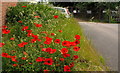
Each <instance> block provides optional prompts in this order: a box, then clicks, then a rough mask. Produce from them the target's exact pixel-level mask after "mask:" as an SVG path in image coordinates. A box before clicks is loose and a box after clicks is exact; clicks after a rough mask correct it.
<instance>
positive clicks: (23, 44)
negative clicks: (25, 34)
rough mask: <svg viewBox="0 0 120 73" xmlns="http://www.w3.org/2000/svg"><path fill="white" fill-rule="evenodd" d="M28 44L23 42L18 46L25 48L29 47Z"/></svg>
mask: <svg viewBox="0 0 120 73" xmlns="http://www.w3.org/2000/svg"><path fill="white" fill-rule="evenodd" d="M27 44H28V43H27V42H22V43H20V44H18V46H19V47H24V46H25V45H27Z"/></svg>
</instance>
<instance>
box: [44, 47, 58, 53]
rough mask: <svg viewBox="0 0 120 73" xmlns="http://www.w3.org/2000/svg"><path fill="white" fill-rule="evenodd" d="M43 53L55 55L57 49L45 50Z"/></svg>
mask: <svg viewBox="0 0 120 73" xmlns="http://www.w3.org/2000/svg"><path fill="white" fill-rule="evenodd" d="M42 51H45V52H48V53H49V54H53V53H55V52H56V49H52V48H43V49H42Z"/></svg>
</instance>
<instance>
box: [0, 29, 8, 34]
mask: <svg viewBox="0 0 120 73" xmlns="http://www.w3.org/2000/svg"><path fill="white" fill-rule="evenodd" d="M9 33H10V30H7V29H2V34H9Z"/></svg>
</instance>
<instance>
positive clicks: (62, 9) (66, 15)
mask: <svg viewBox="0 0 120 73" xmlns="http://www.w3.org/2000/svg"><path fill="white" fill-rule="evenodd" d="M53 8H54V9H57V10H59V11H60V12H61V13H62V14H65V17H66V18H69V17H70V12H69V11H68V9H66V8H62V7H53Z"/></svg>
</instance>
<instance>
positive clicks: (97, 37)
mask: <svg viewBox="0 0 120 73" xmlns="http://www.w3.org/2000/svg"><path fill="white" fill-rule="evenodd" d="M79 24H80V25H81V27H82V28H83V30H84V33H85V35H86V37H87V38H88V40H91V42H92V44H93V46H94V47H95V49H96V50H97V51H98V52H99V54H100V55H102V56H103V57H104V59H105V62H106V64H107V66H109V67H110V69H111V70H112V71H118V24H108V23H95V22H79Z"/></svg>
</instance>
